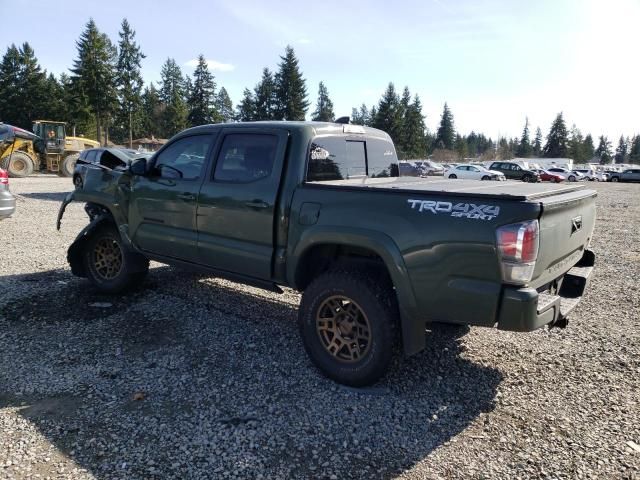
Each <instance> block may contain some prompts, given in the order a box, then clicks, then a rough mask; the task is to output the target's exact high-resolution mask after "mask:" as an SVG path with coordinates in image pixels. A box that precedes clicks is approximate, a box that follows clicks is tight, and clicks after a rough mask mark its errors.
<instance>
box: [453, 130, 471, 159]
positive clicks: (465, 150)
mask: <svg viewBox="0 0 640 480" xmlns="http://www.w3.org/2000/svg"><path fill="white" fill-rule="evenodd" d="M455 150H456V153H457V154H458V160H460V161H462V162H463V161H464V159H465V158H467V157H468V156H469V147H468V146H467V140H466V139H465V138H464V137H462V136H461V135H460V134H457V135H456V143H455Z"/></svg>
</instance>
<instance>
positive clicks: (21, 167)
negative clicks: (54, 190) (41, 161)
mask: <svg viewBox="0 0 640 480" xmlns="http://www.w3.org/2000/svg"><path fill="white" fill-rule="evenodd" d="M0 166H2V168H4V169H5V170H6V171H7V172H8V173H9V176H10V177H11V178H24V177H28V176H29V175H31V174H32V173H33V170H34V168H35V165H34V162H33V159H32V158H31V157H30V156H29V155H27V154H26V153H24V152H20V151H18V152H13V153H12V154H11V155H8V156H6V157H4V158H3V159H2V161H1V162H0Z"/></svg>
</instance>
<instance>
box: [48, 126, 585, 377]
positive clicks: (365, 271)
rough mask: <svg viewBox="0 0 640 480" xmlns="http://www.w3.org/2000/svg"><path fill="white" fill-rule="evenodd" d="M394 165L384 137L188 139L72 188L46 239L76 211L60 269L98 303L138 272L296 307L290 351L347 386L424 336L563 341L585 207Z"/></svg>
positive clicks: (219, 130) (420, 345) (370, 132)
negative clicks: (227, 281)
mask: <svg viewBox="0 0 640 480" xmlns="http://www.w3.org/2000/svg"><path fill="white" fill-rule="evenodd" d="M354 137H355V138H357V141H355V140H354ZM349 144H351V145H349ZM353 144H356V145H353ZM347 145H348V146H347ZM397 165H398V160H397V158H396V155H395V148H394V146H393V143H392V141H391V138H390V137H389V135H388V134H386V133H385V132H382V131H380V130H377V129H373V128H370V127H360V126H352V125H342V124H335V123H323V122H283V121H278V122H259V123H254V122H247V123H218V124H215V125H203V126H200V127H195V128H191V129H188V130H186V131H184V132H181V133H179V134H178V135H176V136H174V137H173V138H172V139H171V140H170V141H169V142H168V143H167V144H166V145H165V146H164V147H163V148H162V149H161V150H159V151H158V152H157V153H155V154H154V156H153V157H152V158H151V160H150V161H149V162H147V161H146V160H143V159H136V160H133V161H132V162H131V164H130V165H129V167H128V168H126V169H122V170H110V171H109V175H106V174H105V172H104V171H101V170H98V169H89V170H87V177H86V182H85V186H84V188H83V189H76V190H74V191H72V192H71V193H70V194H69V195H67V197H65V200H64V202H63V203H62V205H61V207H60V211H59V213H58V227H59V226H60V222H61V219H62V216H63V215H64V209H65V207H66V206H67V204H69V203H70V202H72V201H73V200H77V201H80V202H83V203H85V204H86V206H85V211H86V212H87V214H88V216H89V224H88V225H87V226H86V227H85V228H84V229H83V230H82V231H81V233H80V234H79V235H78V236H77V238H76V240H75V241H74V242H73V243H72V244H71V246H70V247H69V249H68V251H67V260H68V262H69V264H70V267H71V272H72V273H73V274H74V275H77V276H80V277H86V278H88V279H89V280H90V281H91V283H92V284H93V285H94V287H95V288H96V289H97V290H98V291H101V292H105V293H107V292H110V293H112V294H115V293H118V292H120V293H127V292H131V291H132V290H133V289H134V288H137V287H140V284H141V283H142V282H143V280H144V277H145V276H146V275H147V274H148V273H149V261H150V260H156V261H159V262H162V263H166V264H170V265H179V266H181V267H182V268H192V269H194V270H197V271H201V272H208V273H209V275H211V276H221V277H227V278H233V279H235V281H237V282H242V283H245V284H250V285H253V286H256V287H259V288H264V289H268V290H270V291H272V292H279V293H282V290H281V288H280V286H287V287H290V288H293V289H295V290H298V291H300V292H302V301H301V304H300V307H299V311H298V328H299V331H300V334H301V337H302V344H303V345H304V347H305V350H306V351H307V353H308V354H309V357H310V358H311V360H312V361H313V363H314V364H315V365H316V366H317V367H318V369H319V370H320V371H321V372H323V373H324V374H325V375H327V376H328V377H330V378H332V379H334V380H336V381H338V382H341V383H345V384H348V385H352V386H364V385H368V384H371V383H374V382H376V381H377V380H378V379H379V378H380V377H381V376H383V375H384V374H385V372H386V371H387V370H388V368H389V366H390V365H391V364H392V363H393V358H394V356H395V353H396V352H398V353H400V352H401V351H403V352H404V353H405V354H406V355H411V354H415V353H418V352H419V351H421V350H423V349H424V348H425V342H426V336H425V327H427V323H426V322H431V321H438V322H442V323H452V324H458V325H467V324H472V325H476V326H486V327H495V326H497V327H498V328H499V329H501V330H510V331H520V332H522V331H532V330H536V329H538V328H541V327H543V326H545V325H549V326H558V327H564V326H566V323H567V321H566V316H567V315H568V314H569V311H570V310H571V309H573V308H574V307H575V306H576V305H577V304H578V303H579V301H580V298H581V297H582V296H583V293H584V291H585V289H586V287H587V285H588V278H589V276H590V274H591V272H592V270H593V265H594V261H595V254H594V253H593V252H592V251H591V250H590V249H589V243H590V241H591V239H592V236H593V229H594V224H595V218H596V206H595V198H596V192H595V191H593V190H589V189H586V188H585V187H584V186H583V185H553V186H552V185H542V184H535V185H534V184H531V185H527V186H526V187H528V188H523V187H524V186H523V185H521V184H515V183H513V182H484V184H483V185H482V187H483V188H479V187H480V182H473V181H470V180H460V181H458V182H443V181H441V182H434V181H432V180H430V179H422V178H408V177H404V178H398V166H397ZM350 172H356V175H357V176H356V178H352V177H351V175H350ZM443 183H444V185H443ZM449 186H450V187H449ZM448 187H449V188H448ZM75 226H76V225H75V224H74V225H73V227H74V228H75ZM427 292H428V294H427ZM205 308H206V306H205ZM185 315H189V312H185ZM241 321H245V320H241ZM251 325H252V322H251V321H248V320H247V321H246V328H247V329H250V328H251ZM272 341H273V348H276V346H277V342H279V341H280V339H279V338H273V339H272ZM264 361H265V362H268V361H269V359H268V358H265V359H264ZM299 363H300V362H299ZM430 367H431V366H430V365H425V368H430Z"/></svg>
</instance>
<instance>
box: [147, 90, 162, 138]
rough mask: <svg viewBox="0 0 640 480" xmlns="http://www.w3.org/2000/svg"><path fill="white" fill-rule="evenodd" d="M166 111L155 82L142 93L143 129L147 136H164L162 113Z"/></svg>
mask: <svg viewBox="0 0 640 480" xmlns="http://www.w3.org/2000/svg"><path fill="white" fill-rule="evenodd" d="M163 111H164V108H163V105H162V102H161V101H160V95H159V94H158V90H157V89H156V87H155V85H154V84H153V82H151V83H150V84H149V86H148V87H147V88H145V90H144V93H143V94H142V112H143V122H142V131H143V132H144V135H145V136H147V137H160V136H162V127H161V125H162V113H163Z"/></svg>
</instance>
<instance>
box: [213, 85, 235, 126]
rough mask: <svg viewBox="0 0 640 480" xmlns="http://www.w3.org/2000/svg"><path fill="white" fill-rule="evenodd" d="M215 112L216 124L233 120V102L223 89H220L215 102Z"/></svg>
mask: <svg viewBox="0 0 640 480" xmlns="http://www.w3.org/2000/svg"><path fill="white" fill-rule="evenodd" d="M215 110H216V114H217V115H218V118H217V119H216V121H218V122H231V121H232V120H233V119H234V118H235V112H234V111H233V102H232V101H231V97H230V96H229V93H228V92H227V89H226V88H224V87H221V88H220V91H218V95H216V100H215Z"/></svg>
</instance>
